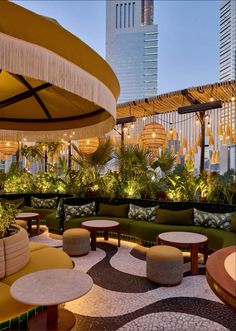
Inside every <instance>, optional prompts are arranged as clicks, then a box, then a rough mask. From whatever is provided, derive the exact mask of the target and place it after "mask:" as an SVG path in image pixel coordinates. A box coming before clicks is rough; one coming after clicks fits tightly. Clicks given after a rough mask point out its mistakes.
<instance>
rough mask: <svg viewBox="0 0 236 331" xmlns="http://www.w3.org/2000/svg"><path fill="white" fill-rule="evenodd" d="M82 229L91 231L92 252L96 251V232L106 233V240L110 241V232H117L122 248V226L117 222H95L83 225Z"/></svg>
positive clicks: (87, 222) (86, 222)
mask: <svg viewBox="0 0 236 331" xmlns="http://www.w3.org/2000/svg"><path fill="white" fill-rule="evenodd" d="M81 227H83V228H85V229H87V230H89V231H90V236H91V250H92V251H96V232H97V231H104V239H105V240H108V231H111V230H115V231H117V236H118V247H120V224H119V223H118V222H115V221H107V220H94V221H85V222H83V223H81Z"/></svg>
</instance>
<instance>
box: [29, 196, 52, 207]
mask: <svg viewBox="0 0 236 331" xmlns="http://www.w3.org/2000/svg"><path fill="white" fill-rule="evenodd" d="M57 202H58V198H57V197H56V198H50V199H39V198H35V197H32V198H31V206H32V207H34V208H38V209H39V208H48V209H53V208H57Z"/></svg>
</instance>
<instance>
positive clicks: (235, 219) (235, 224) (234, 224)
mask: <svg viewBox="0 0 236 331" xmlns="http://www.w3.org/2000/svg"><path fill="white" fill-rule="evenodd" d="M230 231H231V232H234V233H236V212H235V213H233V216H232V219H231V222H230Z"/></svg>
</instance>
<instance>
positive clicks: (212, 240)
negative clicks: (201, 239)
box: [202, 228, 236, 250]
mask: <svg viewBox="0 0 236 331" xmlns="http://www.w3.org/2000/svg"><path fill="white" fill-rule="evenodd" d="M202 234H204V235H205V236H207V237H208V247H209V248H210V249H211V250H217V249H220V248H223V247H227V246H232V245H236V234H235V233H234V232H230V231H225V230H220V229H214V228H203V230H202Z"/></svg>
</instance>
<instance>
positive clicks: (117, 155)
mask: <svg viewBox="0 0 236 331" xmlns="http://www.w3.org/2000/svg"><path fill="white" fill-rule="evenodd" d="M72 147H73V150H72V159H71V163H72V167H70V166H69V163H68V160H67V159H66V157H59V158H58V157H57V161H56V162H55V160H53V155H55V153H58V151H59V149H60V148H61V146H60V144H53V145H47V151H48V153H49V155H50V158H51V161H52V163H48V165H47V171H42V168H40V171H38V172H37V174H36V175H34V176H33V175H32V174H31V173H29V171H27V170H26V169H22V168H21V167H20V166H19V164H18V163H12V165H11V167H10V169H9V171H8V173H7V174H3V173H1V176H0V189H1V191H2V192H3V193H29V192H31V193H32V192H40V193H70V194H73V195H76V196H81V197H86V196H90V197H91V196H101V197H110V198H115V197H122V198H145V199H168V200H174V201H186V200H192V201H209V202H221V203H236V171H235V170H230V171H228V172H226V173H225V174H224V175H220V174H219V173H217V172H207V171H204V172H203V173H202V174H196V173H195V172H194V166H193V163H192V162H191V161H186V162H185V163H184V164H183V165H179V164H178V165H176V162H175V157H173V156H171V155H169V154H166V153H163V154H161V155H159V157H157V158H155V159H153V157H152V155H151V153H150V152H149V151H147V150H145V149H142V148H140V147H139V146H132V145H124V146H118V147H117V148H116V149H114V147H113V145H112V144H111V141H110V139H109V138H101V139H100V140H99V147H98V149H97V150H96V151H95V152H94V153H92V154H84V153H83V152H82V151H81V150H80V149H79V148H78V147H77V146H75V145H72ZM42 151H43V148H42V145H40V143H39V144H36V147H35V149H34V150H33V149H31V148H30V149H28V150H27V153H28V154H27V153H26V152H24V153H25V154H24V155H25V156H26V155H28V156H27V157H28V158H29V159H30V158H31V159H32V158H34V159H35V160H39V158H40V157H41V159H42ZM39 155H41V156H39Z"/></svg>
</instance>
